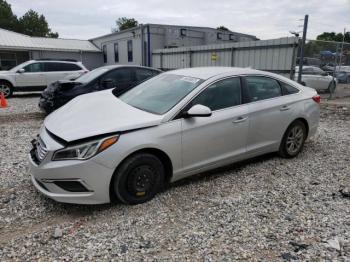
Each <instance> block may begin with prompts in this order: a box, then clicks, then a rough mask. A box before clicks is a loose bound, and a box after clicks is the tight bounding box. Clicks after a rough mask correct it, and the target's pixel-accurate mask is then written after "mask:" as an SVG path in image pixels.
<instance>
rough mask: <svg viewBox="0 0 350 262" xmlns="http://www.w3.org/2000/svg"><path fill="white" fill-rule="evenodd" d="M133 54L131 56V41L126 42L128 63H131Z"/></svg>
mask: <svg viewBox="0 0 350 262" xmlns="http://www.w3.org/2000/svg"><path fill="white" fill-rule="evenodd" d="M132 60H133V54H132V40H128V62H132Z"/></svg>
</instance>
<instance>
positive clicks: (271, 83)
mask: <svg viewBox="0 0 350 262" xmlns="http://www.w3.org/2000/svg"><path fill="white" fill-rule="evenodd" d="M246 80H247V86H248V90H249V94H250V97H251V101H252V102H255V101H259V100H264V99H269V98H274V97H278V96H281V95H282V92H281V87H280V85H279V84H278V82H277V81H276V80H274V79H271V78H268V77H263V76H247V77H246Z"/></svg>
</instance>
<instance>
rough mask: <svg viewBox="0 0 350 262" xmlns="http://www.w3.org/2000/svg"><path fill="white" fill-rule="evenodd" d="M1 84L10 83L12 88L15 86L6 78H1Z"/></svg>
mask: <svg viewBox="0 0 350 262" xmlns="http://www.w3.org/2000/svg"><path fill="white" fill-rule="evenodd" d="M0 82H5V83H8V84H10V85H11V87H14V84H13V83H12V82H11V81H10V80H9V79H6V78H0Z"/></svg>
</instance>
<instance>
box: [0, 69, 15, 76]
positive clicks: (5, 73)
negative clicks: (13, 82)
mask: <svg viewBox="0 0 350 262" xmlns="http://www.w3.org/2000/svg"><path fill="white" fill-rule="evenodd" d="M0 74H1V75H7V74H12V72H11V71H5V70H3V71H0Z"/></svg>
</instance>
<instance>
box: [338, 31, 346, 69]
mask: <svg viewBox="0 0 350 262" xmlns="http://www.w3.org/2000/svg"><path fill="white" fill-rule="evenodd" d="M345 34H346V28H344V35H343V42H342V43H341V49H340V57H339V68H340V67H341V59H342V56H343V52H344V42H345Z"/></svg>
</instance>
